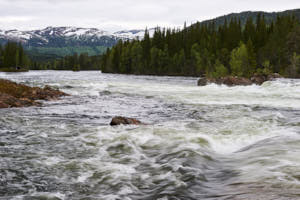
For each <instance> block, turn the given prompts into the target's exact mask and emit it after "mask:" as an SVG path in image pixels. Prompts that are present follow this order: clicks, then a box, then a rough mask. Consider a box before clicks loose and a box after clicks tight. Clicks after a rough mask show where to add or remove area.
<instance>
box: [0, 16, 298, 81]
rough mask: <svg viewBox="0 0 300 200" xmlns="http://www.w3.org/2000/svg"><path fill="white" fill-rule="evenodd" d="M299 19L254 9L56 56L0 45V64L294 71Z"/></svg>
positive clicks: (188, 72) (173, 71) (215, 72)
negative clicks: (96, 50) (95, 51)
mask: <svg viewBox="0 0 300 200" xmlns="http://www.w3.org/2000/svg"><path fill="white" fill-rule="evenodd" d="M299 44H300V23H299V18H297V17H295V16H294V15H292V14H291V15H284V16H279V15H278V16H277V17H276V18H274V20H273V21H270V19H268V20H266V19H265V17H264V15H262V14H258V15H257V16H256V17H255V20H253V17H252V16H251V17H248V18H247V20H245V19H243V22H241V20H240V19H239V18H236V17H232V18H231V19H230V20H229V21H227V20H226V18H225V21H224V23H223V24H219V23H218V24H216V23H215V21H209V22H205V23H200V22H198V23H196V24H193V25H191V26H188V27H187V26H186V25H185V26H184V28H183V29H182V30H180V29H165V28H156V29H155V32H154V35H153V37H150V35H149V32H148V31H147V30H146V31H145V35H144V38H143V39H142V40H127V41H122V40H120V41H119V42H118V43H117V45H115V46H114V47H112V48H108V49H107V50H106V52H105V53H104V54H102V55H96V56H89V55H88V53H81V54H77V53H75V54H73V55H68V56H65V57H63V58H59V59H51V60H49V59H45V60H44V61H43V60H35V59H31V60H30V59H29V58H28V56H26V54H25V53H24V50H23V48H22V45H21V44H17V43H14V42H8V43H7V44H6V45H5V46H4V47H0V69H2V71H5V70H7V69H8V68H9V69H15V68H25V69H28V68H29V69H34V70H47V69H52V70H73V71H79V70H102V72H104V73H121V74H136V75H170V76H197V77H198V76H206V77H213V78H218V77H223V76H227V75H234V76H240V77H251V76H252V75H253V74H269V73H275V72H276V73H280V74H281V75H283V76H285V77H292V78H299V76H300V45H299Z"/></svg>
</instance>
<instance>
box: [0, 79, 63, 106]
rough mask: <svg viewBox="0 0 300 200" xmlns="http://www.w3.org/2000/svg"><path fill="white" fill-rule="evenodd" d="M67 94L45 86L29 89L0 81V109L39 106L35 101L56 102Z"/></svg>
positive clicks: (39, 103) (6, 81)
mask: <svg viewBox="0 0 300 200" xmlns="http://www.w3.org/2000/svg"><path fill="white" fill-rule="evenodd" d="M62 96H68V94H66V93H64V92H61V91H59V90H57V89H54V88H51V87H50V86H45V87H44V88H39V87H29V86H26V85H23V84H18V83H15V82H12V81H9V80H4V79H0V108H11V107H28V106H39V105H41V102H38V101H37V100H48V101H49V100H57V99H59V97H62Z"/></svg>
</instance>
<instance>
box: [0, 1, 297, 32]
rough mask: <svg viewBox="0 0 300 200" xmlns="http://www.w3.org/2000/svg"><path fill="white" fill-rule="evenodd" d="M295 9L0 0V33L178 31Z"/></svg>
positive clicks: (282, 4)
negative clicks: (250, 13) (231, 16)
mask: <svg viewBox="0 0 300 200" xmlns="http://www.w3.org/2000/svg"><path fill="white" fill-rule="evenodd" d="M294 8H300V1H299V0H286V1H282V0H264V1H262V0H252V1H245V0H226V1H223V0H211V1H207V0H185V1H184V0H139V1H137V0H105V1H104V0H0V29H35V28H44V27H46V26H81V27H97V28H102V29H109V30H113V29H121V28H124V29H129V28H145V27H146V26H148V27H153V26H157V25H159V26H170V27H178V26H181V25H182V24H183V23H184V21H187V22H188V23H192V22H195V21H198V20H199V21H201V20H205V19H210V18H213V17H217V16H221V15H224V14H228V13H231V12H241V11H246V10H263V11H281V10H286V9H294Z"/></svg>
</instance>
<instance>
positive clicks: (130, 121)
mask: <svg viewBox="0 0 300 200" xmlns="http://www.w3.org/2000/svg"><path fill="white" fill-rule="evenodd" d="M121 124H123V125H141V124H143V123H142V122H141V121H139V120H137V119H134V118H128V117H120V116H117V117H114V118H113V119H112V120H111V122H110V125H111V126H118V125H121Z"/></svg>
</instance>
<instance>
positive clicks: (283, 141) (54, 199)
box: [0, 71, 300, 200]
mask: <svg viewBox="0 0 300 200" xmlns="http://www.w3.org/2000/svg"><path fill="white" fill-rule="evenodd" d="M0 78H5V79H9V80H13V81H16V82H19V83H24V84H27V85H30V86H41V87H43V86H45V85H50V86H53V87H56V88H59V89H60V90H62V91H64V92H66V93H69V94H71V96H68V97H63V98H62V99H61V100H58V101H50V102H43V106H41V107H28V108H10V109H1V110H0V200H10V199H12V200H102V199H104V200H138V199H145V200H179V199H180V200H181V199H187V200H194V199H195V200H196V199H197V200H198V199H200V200H202V199H203V200H206V199H209V200H225V199H226V200H256V199H257V200H258V199H262V200H271V199H272V200H273V199H276V200H286V199H291V200H294V199H300V81H299V80H292V79H279V80H276V81H273V82H265V83H264V84H263V85H261V86H257V85H252V86H237V87H227V86H217V85H214V84H211V85H208V86H205V87H198V86H196V85H197V79H196V78H186V77H156V76H131V75H113V74H101V73H100V72H97V71H91V72H68V71H30V72H27V73H18V74H15V73H0ZM119 115H121V116H126V117H133V118H137V119H139V120H141V121H143V122H144V123H146V124H147V125H142V126H117V127H111V126H109V123H110V120H111V119H112V117H114V116H119Z"/></svg>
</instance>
